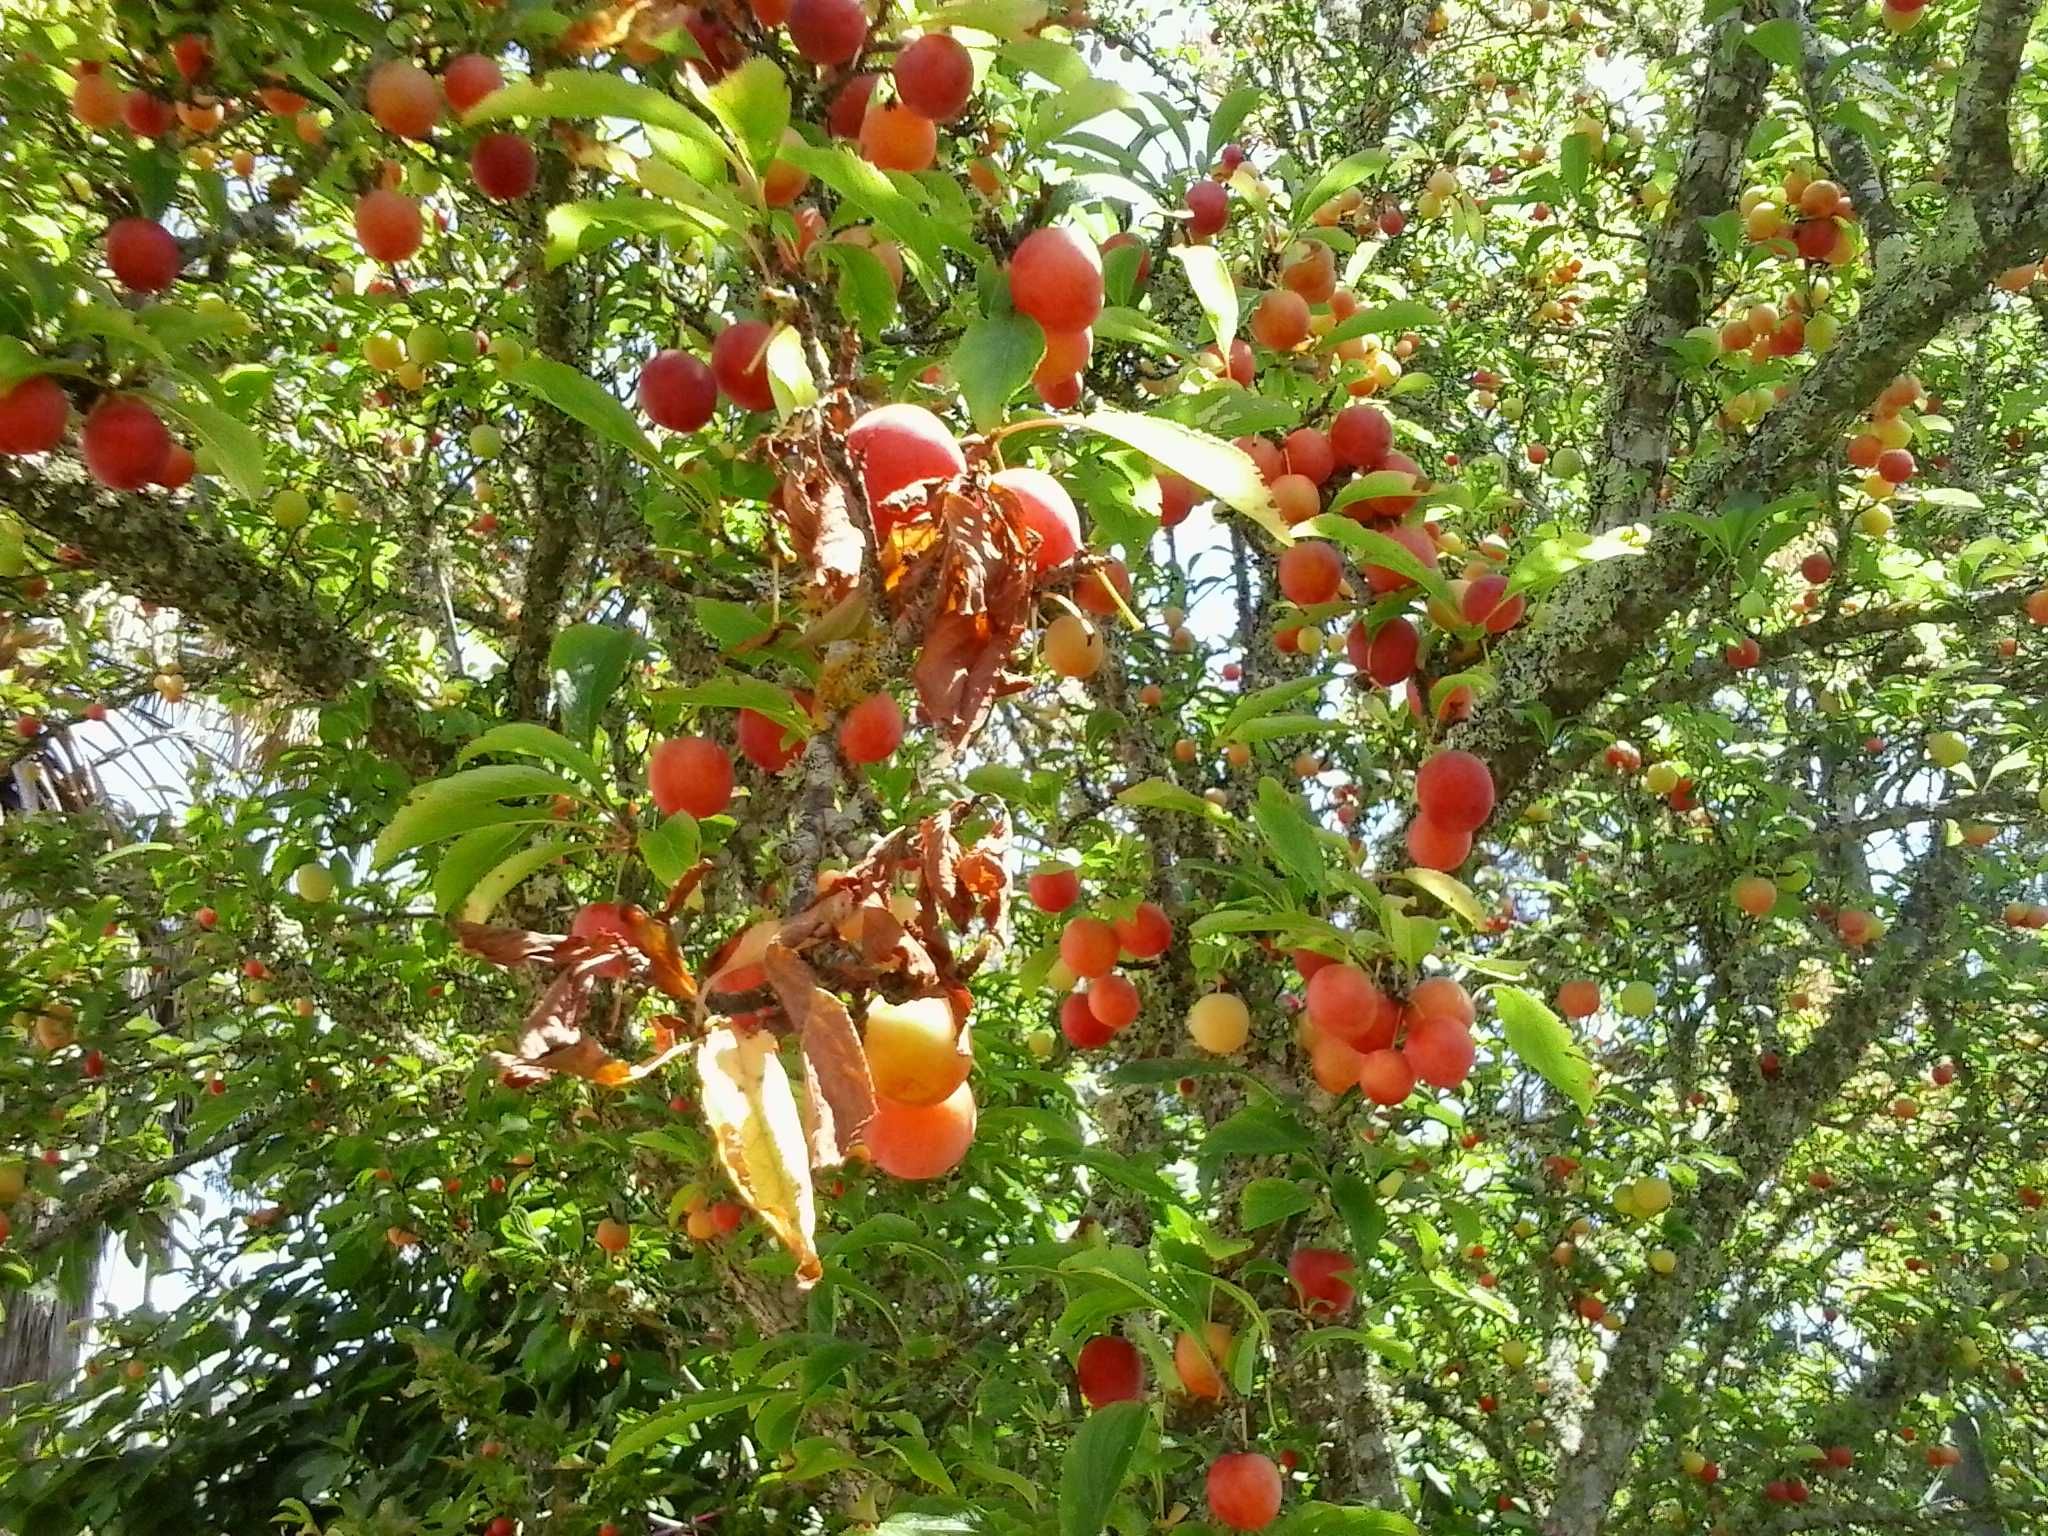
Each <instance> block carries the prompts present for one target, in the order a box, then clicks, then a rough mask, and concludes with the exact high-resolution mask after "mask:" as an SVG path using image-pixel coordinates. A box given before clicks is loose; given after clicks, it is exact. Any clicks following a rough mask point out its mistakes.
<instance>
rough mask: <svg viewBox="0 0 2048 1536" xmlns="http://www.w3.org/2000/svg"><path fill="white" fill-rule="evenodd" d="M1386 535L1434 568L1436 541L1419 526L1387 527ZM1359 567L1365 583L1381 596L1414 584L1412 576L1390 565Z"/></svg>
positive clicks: (1427, 565) (1368, 564)
mask: <svg viewBox="0 0 2048 1536" xmlns="http://www.w3.org/2000/svg"><path fill="white" fill-rule="evenodd" d="M1361 505H1364V503H1361ZM1387 537H1388V538H1390V539H1392V540H1393V541H1394V542H1395V543H1396V544H1399V545H1400V546H1401V547H1402V548H1403V549H1405V550H1407V551H1408V552H1409V553H1410V554H1412V555H1413V556H1415V558H1416V559H1417V560H1420V561H1421V562H1422V563H1423V565H1424V566H1426V567H1428V568H1429V569H1431V570H1434V569H1435V568H1436V564H1437V554H1436V543H1435V541H1434V540H1432V539H1431V538H1430V536H1429V535H1428V534H1427V533H1424V532H1423V531H1422V530H1421V529H1420V528H1410V527H1407V526H1406V525H1402V526H1398V527H1393V528H1389V529H1387ZM1359 569H1360V571H1361V572H1363V573H1364V576H1365V584H1366V585H1367V586H1368V587H1370V588H1372V590H1373V591H1374V592H1375V593H1378V594H1380V595H1382V596H1384V595H1385V594H1386V593H1389V592H1401V591H1405V590H1406V589H1408V588H1409V587H1412V586H1414V585H1415V582H1414V580H1413V578H1411V577H1409V576H1407V575H1405V574H1404V573H1402V572H1400V571H1397V570H1395V569H1394V568H1393V567H1392V566H1390V565H1373V564H1371V563H1367V564H1365V565H1362V566H1360V567H1359Z"/></svg>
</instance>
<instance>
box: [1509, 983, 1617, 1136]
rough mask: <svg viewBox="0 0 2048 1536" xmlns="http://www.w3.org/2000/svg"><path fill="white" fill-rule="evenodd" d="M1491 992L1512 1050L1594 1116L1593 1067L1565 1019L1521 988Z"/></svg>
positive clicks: (1547, 1080)
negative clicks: (1573, 1036)
mask: <svg viewBox="0 0 2048 1536" xmlns="http://www.w3.org/2000/svg"><path fill="white" fill-rule="evenodd" d="M1488 990H1489V991H1491V992H1492V994H1493V1005H1494V1007H1495V1009H1496V1010H1498V1012H1499V1013H1500V1022H1501V1031H1502V1033H1503V1034H1505V1035H1506V1037H1507V1042H1508V1049H1510V1050H1512V1051H1513V1052H1514V1053H1515V1054H1516V1055H1517V1056H1519V1057H1521V1058H1522V1060H1523V1062H1525V1063H1526V1064H1527V1065H1528V1066H1529V1067H1530V1068H1531V1069H1532V1070H1534V1071H1535V1072H1536V1073H1537V1074H1538V1075H1539V1076H1541V1077H1542V1078H1543V1080H1544V1081H1545V1082H1547V1083H1549V1084H1550V1086H1551V1087H1553V1088H1555V1089H1556V1090H1557V1091H1558V1092H1559V1093H1561V1094H1563V1095H1564V1096H1565V1097H1566V1098H1568V1099H1570V1100H1571V1101H1572V1102H1573V1103H1574V1104H1576V1105H1578V1106H1579V1112H1580V1113H1581V1114H1591V1113H1592V1112H1593V1066H1592V1063H1591V1062H1589V1061H1587V1060H1586V1053H1585V1052H1584V1051H1582V1050H1581V1049H1580V1048H1579V1043H1578V1041H1576V1040H1574V1039H1573V1038H1572V1032H1571V1030H1570V1029H1569V1028H1568V1027H1567V1026H1566V1024H1565V1022H1564V1020H1562V1019H1560V1018H1559V1017H1558V1016H1557V1015H1556V1014H1554V1013H1552V1012H1551V1011H1550V1009H1549V1007H1548V1006H1547V1005H1546V1004H1545V1003H1544V1002H1543V1001H1542V999H1540V998H1538V997H1536V996H1535V995H1534V994H1533V993H1529V992H1524V991H1523V990H1522V989H1521V988H1520V987H1510V986H1506V985H1496V986H1494V987H1491V988H1489V989H1488Z"/></svg>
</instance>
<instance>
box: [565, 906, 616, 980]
mask: <svg viewBox="0 0 2048 1536" xmlns="http://www.w3.org/2000/svg"><path fill="white" fill-rule="evenodd" d="M607 936H610V937H616V938H620V939H624V938H625V937H626V918H625V909H624V908H623V907H621V906H620V905H619V904H618V903H617V902H615V901H593V902H590V903H588V904H586V905H585V906H584V907H583V908H582V909H581V910H579V911H578V912H577V914H576V916H575V918H574V919H573V920H572V921H571V922H570V924H569V937H570V938H572V939H595V938H601V937H607ZM628 964H629V962H628V961H627V959H626V957H625V956H624V955H618V956H615V957H614V958H613V959H610V960H607V961H605V963H604V964H603V965H601V966H599V967H598V968H597V971H596V973H595V974H597V975H599V976H612V977H617V976H623V975H625V974H626V970H627V967H628Z"/></svg>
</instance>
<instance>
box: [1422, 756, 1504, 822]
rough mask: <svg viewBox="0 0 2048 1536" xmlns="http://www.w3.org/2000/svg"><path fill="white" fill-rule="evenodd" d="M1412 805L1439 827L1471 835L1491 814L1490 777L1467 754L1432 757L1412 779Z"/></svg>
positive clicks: (1491, 775) (1481, 765) (1473, 758)
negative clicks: (1413, 790) (1413, 793)
mask: <svg viewBox="0 0 2048 1536" xmlns="http://www.w3.org/2000/svg"><path fill="white" fill-rule="evenodd" d="M1415 803H1416V805H1417V806H1418V807H1420V809H1421V811H1422V814H1423V815H1424V816H1425V817H1426V818H1428V819H1429V820H1430V821H1433V822H1435V823H1436V824H1437V825H1438V826H1440V827H1447V828H1450V829H1453V830H1455V831H1459V832H1471V831H1474V830H1476V829H1477V828H1478V827H1479V826H1480V825H1481V824H1482V823H1484V822H1485V820H1486V818H1487V817H1488V816H1490V815H1492V814H1493V774H1492V772H1491V771H1489V770H1488V768H1487V766H1486V764H1484V763H1482V762H1481V761H1480V760H1479V759H1478V758H1476V757H1474V756H1473V755H1472V754H1471V753H1470V752H1460V751H1457V750H1456V749H1451V750H1448V751H1443V752H1438V753H1435V754H1433V755H1432V756H1431V757H1430V759H1429V761H1428V762H1426V763H1424V764H1423V765H1422V767H1421V769H1420V770H1419V771H1418V772H1417V773H1416V775H1415Z"/></svg>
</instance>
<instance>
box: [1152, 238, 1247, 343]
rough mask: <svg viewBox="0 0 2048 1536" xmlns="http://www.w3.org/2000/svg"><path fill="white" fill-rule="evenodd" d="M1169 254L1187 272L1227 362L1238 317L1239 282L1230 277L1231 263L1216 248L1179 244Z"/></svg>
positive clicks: (1197, 300) (1210, 335) (1212, 333)
mask: <svg viewBox="0 0 2048 1536" xmlns="http://www.w3.org/2000/svg"><path fill="white" fill-rule="evenodd" d="M1167 254H1168V255H1169V256H1171V257H1172V258H1173V259H1174V260H1175V261H1177V262H1179V263H1180V264H1181V266H1182V267H1183V268H1185V269H1186V271H1187V275H1188V287H1189V288H1191V289H1193V290H1194V295H1195V302H1196V303H1198V304H1200V305H1201V306H1202V314H1203V315H1204V316H1205V317H1206V318H1207V319H1208V321H1209V338H1210V340H1212V341H1214V342H1215V343H1216V345H1217V347H1218V348H1219V349H1221V350H1222V351H1223V352H1224V354H1225V356H1226V359H1227V357H1228V354H1229V351H1230V341H1231V338H1232V337H1234V336H1235V335H1237V316H1238V307H1237V279H1236V278H1234V277H1232V276H1231V275H1230V263H1229V262H1227V261H1225V260H1224V259H1223V253H1222V252H1221V251H1219V250H1217V249H1216V247H1215V246H1213V245H1176V246H1172V247H1169V248H1168V250H1167Z"/></svg>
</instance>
